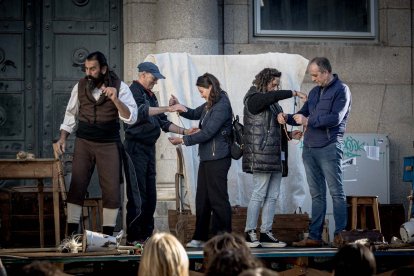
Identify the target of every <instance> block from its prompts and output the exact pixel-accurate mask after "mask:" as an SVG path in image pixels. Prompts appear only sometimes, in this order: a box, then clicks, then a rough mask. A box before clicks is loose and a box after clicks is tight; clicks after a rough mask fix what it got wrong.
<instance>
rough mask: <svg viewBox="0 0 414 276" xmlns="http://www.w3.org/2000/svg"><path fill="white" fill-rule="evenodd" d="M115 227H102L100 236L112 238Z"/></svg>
mask: <svg viewBox="0 0 414 276" xmlns="http://www.w3.org/2000/svg"><path fill="white" fill-rule="evenodd" d="M114 230H115V227H113V226H102V234H104V235H109V236H113V235H114Z"/></svg>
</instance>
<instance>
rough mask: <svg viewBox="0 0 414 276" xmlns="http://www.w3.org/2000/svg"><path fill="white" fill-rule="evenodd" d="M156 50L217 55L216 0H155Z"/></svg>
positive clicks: (159, 51) (158, 51)
mask: <svg viewBox="0 0 414 276" xmlns="http://www.w3.org/2000/svg"><path fill="white" fill-rule="evenodd" d="M156 22H157V27H156V28H157V30H156V52H157V53H164V52H187V53H190V54H210V55H217V54H218V51H219V50H218V43H219V41H218V22H219V20H218V5H217V1H216V0H159V1H158V2H157V20H156Z"/></svg>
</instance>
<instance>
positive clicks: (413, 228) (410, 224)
mask: <svg viewBox="0 0 414 276" xmlns="http://www.w3.org/2000/svg"><path fill="white" fill-rule="evenodd" d="M400 236H401V239H402V241H403V242H406V243H414V218H411V219H410V221H407V222H406V223H403V224H402V225H401V227H400Z"/></svg>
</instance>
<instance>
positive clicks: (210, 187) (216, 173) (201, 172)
mask: <svg viewBox="0 0 414 276" xmlns="http://www.w3.org/2000/svg"><path fill="white" fill-rule="evenodd" d="M230 165H231V159H230V157H228V158H223V159H219V160H212V161H203V162H200V167H199V168H198V179H197V192H196V229H195V232H194V236H193V239H194V240H201V241H207V240H208V234H209V229H210V218H211V215H212V219H211V224H212V225H211V228H212V233H213V234H214V235H216V234H218V233H220V232H231V206H230V201H229V194H228V192H227V174H228V172H229V169H230Z"/></svg>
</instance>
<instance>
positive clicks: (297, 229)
mask: <svg viewBox="0 0 414 276" xmlns="http://www.w3.org/2000/svg"><path fill="white" fill-rule="evenodd" d="M246 216H247V208H246V207H239V206H234V207H232V230H233V232H234V233H238V234H241V235H244V229H245V226H246ZM195 221H196V217H195V215H193V214H191V212H190V211H189V210H185V211H183V212H181V213H179V212H178V211H176V210H168V225H169V228H170V232H171V233H172V234H173V235H175V236H176V237H177V238H178V240H179V241H180V242H181V243H183V244H185V243H186V242H188V241H190V240H191V238H192V236H193V234H194V230H195ZM258 221H259V222H260V221H261V219H260V216H259V220H258ZM308 227H309V216H308V214H277V215H275V217H274V219H273V225H272V231H273V233H275V235H276V237H277V238H278V239H280V240H281V241H284V242H286V243H288V244H291V243H292V242H294V241H299V240H301V239H302V238H303V233H304V232H307V231H308Z"/></svg>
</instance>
